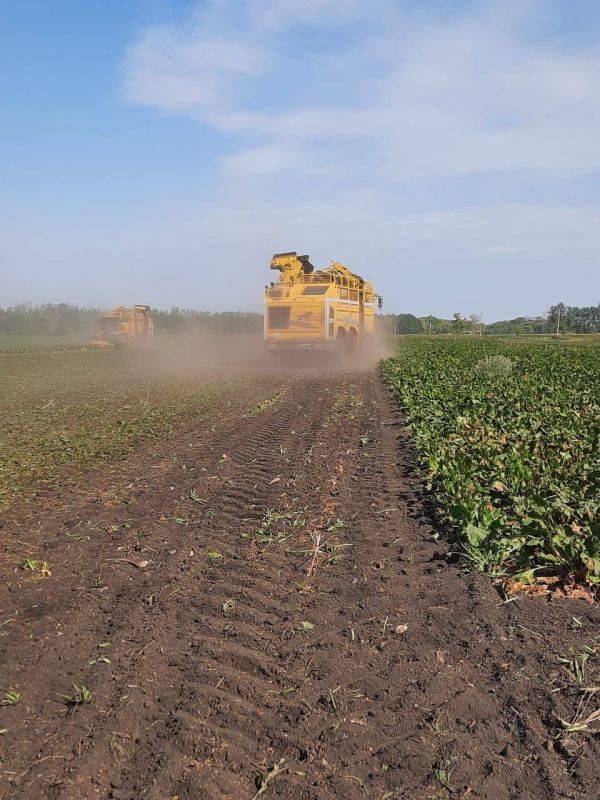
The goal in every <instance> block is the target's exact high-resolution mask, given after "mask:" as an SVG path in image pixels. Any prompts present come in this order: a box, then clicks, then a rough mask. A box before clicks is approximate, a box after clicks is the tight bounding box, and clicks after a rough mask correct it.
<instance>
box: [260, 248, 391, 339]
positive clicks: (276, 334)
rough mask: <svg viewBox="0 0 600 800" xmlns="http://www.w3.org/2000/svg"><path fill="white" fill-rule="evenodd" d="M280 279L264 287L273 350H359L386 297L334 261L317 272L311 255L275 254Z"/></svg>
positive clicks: (273, 264)
mask: <svg viewBox="0 0 600 800" xmlns="http://www.w3.org/2000/svg"><path fill="white" fill-rule="evenodd" d="M271 269H276V270H279V272H280V273H281V275H280V276H279V280H278V281H277V282H274V283H271V284H270V285H269V286H266V287H265V323H264V324H265V345H266V348H267V350H269V351H272V352H289V351H296V352H297V351H303V350H304V351H306V350H308V351H313V350H330V351H333V352H336V353H339V354H345V355H349V354H352V353H355V352H356V351H357V350H358V349H359V348H360V347H362V346H363V345H365V344H366V343H367V342H368V341H369V339H370V337H372V335H373V331H374V326H375V315H376V312H377V311H379V310H381V309H382V307H383V300H382V298H381V297H379V296H378V295H376V294H375V289H374V288H373V284H372V283H369V282H368V281H365V280H364V279H363V278H361V277H360V276H359V275H355V274H354V273H353V272H351V271H350V270H349V269H348V267H346V266H344V264H340V263H339V262H337V261H334V262H333V263H332V264H331V266H330V267H329V268H328V269H323V270H317V271H315V268H314V267H313V265H312V264H311V263H310V261H309V257H308V256H299V255H297V254H296V253H295V252H293V253H276V254H275V255H274V256H273V259H272V261H271Z"/></svg>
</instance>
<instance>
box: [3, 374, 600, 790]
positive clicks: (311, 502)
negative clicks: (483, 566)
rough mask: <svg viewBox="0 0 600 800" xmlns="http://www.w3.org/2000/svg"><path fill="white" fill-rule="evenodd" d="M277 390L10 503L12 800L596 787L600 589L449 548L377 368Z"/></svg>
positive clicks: (6, 655) (6, 657) (7, 667)
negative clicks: (492, 566) (516, 583)
mask: <svg viewBox="0 0 600 800" xmlns="http://www.w3.org/2000/svg"><path fill="white" fill-rule="evenodd" d="M271 382H272V380H271ZM279 389H280V391H281V395H280V396H277V397H276V398H275V399H274V400H273V401H272V402H270V403H268V404H264V405H261V404H260V397H259V396H258V394H257V407H256V409H250V412H249V411H248V408H247V407H244V408H242V406H241V405H240V407H239V408H238V407H235V405H234V406H230V407H229V408H228V409H227V410H226V411H225V410H224V412H223V414H222V415H220V414H216V415H215V416H214V418H212V419H208V420H207V419H206V418H205V417H203V418H197V419H194V418H191V419H190V420H189V421H188V423H187V430H186V434H185V435H181V436H179V437H178V439H177V442H176V444H175V445H173V443H171V444H170V449H169V451H168V452H167V451H166V450H165V449H163V451H160V447H159V446H158V445H157V444H156V443H155V442H154V443H152V444H151V445H148V444H146V445H141V444H140V446H139V448H138V449H137V450H134V451H133V452H132V453H131V454H130V455H129V456H128V458H127V460H125V461H121V462H118V464H113V466H112V468H111V469H110V470H106V471H101V472H98V471H96V472H94V473H93V475H92V476H90V478H89V480H90V483H89V484H85V483H82V484H81V485H80V486H79V488H78V489H77V490H74V489H70V490H68V491H65V492H63V495H62V496H61V495H60V493H54V494H52V493H51V492H48V493H47V494H46V495H45V496H43V497H38V498H37V499H36V500H35V501H33V503H31V504H29V505H28V506H27V509H26V513H25V510H23V509H21V511H20V512H19V513H20V514H21V516H18V515H17V513H16V512H15V516H14V517H13V518H12V519H10V520H5V522H4V524H3V527H2V528H0V533H1V535H2V537H3V540H4V541H5V542H9V541H10V542H11V546H15V545H14V543H15V542H17V543H20V542H22V543H23V546H25V545H26V547H27V552H30V553H31V552H34V553H36V555H37V557H38V558H41V559H46V560H47V561H48V562H49V563H50V565H51V570H52V574H51V576H48V577H39V576H37V575H36V574H28V573H27V571H23V570H20V569H18V568H16V564H15V559H14V557H13V555H12V550H11V555H10V556H9V557H6V558H5V560H4V564H3V565H2V569H1V578H2V586H1V588H0V625H1V626H2V627H0V637H1V638H0V693H1V694H3V693H4V692H5V691H7V690H8V689H9V688H10V687H17V688H18V689H19V691H20V692H21V699H20V702H18V703H17V704H16V705H11V706H5V707H3V708H2V709H0V728H2V729H6V732H5V733H4V735H3V736H1V737H0V748H1V761H0V800H9V798H10V799H11V800H12V799H13V798H14V799H15V800H17V798H19V799H22V800H24V799H25V798H27V799H28V800H40V799H44V798H47V800H59V799H60V800H67V798H68V799H69V800H91V798H103V799H104V798H111V797H112V798H121V800H125V799H127V800H137V798H140V799H141V798H148V800H173V799H174V798H179V800H192V799H193V800H204V799H206V800H209V799H210V800H217V799H220V798H232V800H238V799H239V800H246V799H247V800H251V798H253V797H264V798H265V800H269V798H286V800H309V798H310V800H316V798H340V800H353V799H354V798H356V799H357V800H358V799H359V798H360V800H364V798H375V799H376V800H384V798H387V800H393V798H411V800H415V798H416V799H420V798H443V797H450V796H456V797H473V798H490V800H492V798H493V800H503V799H504V798H528V799H529V798H531V799H533V798H592V797H594V796H596V792H597V787H598V783H597V782H598V778H599V777H600V748H599V746H598V741H597V739H594V738H593V734H592V733H591V731H593V730H594V729H595V730H598V726H597V725H596V727H595V728H594V725H593V724H592V725H590V730H588V731H585V730H584V731H580V732H571V733H569V732H568V729H567V728H566V727H565V724H563V723H561V720H564V721H565V723H568V722H572V721H573V720H574V719H576V718H577V719H578V720H581V719H585V718H586V717H588V716H589V714H591V713H592V712H593V711H594V710H595V708H596V707H597V694H596V695H594V694H593V693H590V692H583V691H582V687H583V688H586V687H589V686H592V685H594V672H593V669H594V665H593V658H591V659H590V660H589V661H588V663H587V673H586V674H585V676H584V678H583V679H582V682H581V683H577V681H576V680H575V676H571V675H569V673H568V665H565V664H564V663H562V662H561V661H560V658H562V657H568V658H571V657H573V656H575V655H577V654H578V653H580V652H582V651H583V648H584V647H585V646H586V645H593V644H595V643H597V641H598V639H597V635H598V627H597V617H596V612H595V609H594V607H592V606H590V605H588V604H586V603H585V602H584V601H583V600H575V599H564V598H561V599H557V598H555V599H543V598H517V599H516V600H512V601H511V602H503V597H502V596H501V595H500V594H499V592H498V591H497V590H496V588H495V587H494V585H493V584H492V583H491V582H490V580H489V579H487V578H484V577H482V576H479V575H473V574H470V573H469V572H467V571H466V569H465V567H464V565H463V566H461V565H460V564H457V563H452V562H451V560H449V559H448V558H447V554H446V547H445V546H444V544H443V543H442V541H441V540H440V539H438V538H437V537H436V527H435V525H434V524H432V521H431V519H430V518H429V517H428V512H427V508H426V497H425V492H424V488H423V485H422V483H421V480H420V479H419V476H418V474H417V472H416V470H415V468H414V457H413V454H412V452H411V449H410V443H409V441H408V438H407V435H406V432H405V431H404V429H403V428H402V425H401V420H399V419H398V416H397V413H396V412H395V411H394V409H393V406H392V403H391V400H390V398H389V397H388V396H387V394H386V392H385V389H384V388H383V386H382V384H381V382H380V380H379V378H378V376H377V375H376V374H375V373H374V372H368V371H365V372H363V373H355V374H352V373H348V374H338V375H335V376H329V377H328V376H318V375H314V374H312V373H307V374H306V375H295V376H293V375H292V376H286V375H284V374H282V375H281V376H280V379H279ZM190 493H192V494H190ZM574 617H575V618H576V620H577V621H574V620H573V618H574ZM7 620H10V621H9V622H6V621H7ZM4 622H6V624H3V623H4ZM594 637H596V639H595V638H594ZM596 676H597V673H596ZM588 681H589V683H588ZM597 683H598V681H597V677H596V685H597ZM73 684H77V685H82V684H84V685H85V686H87V687H89V688H90V690H91V691H92V697H91V700H90V702H89V703H86V704H82V705H78V706H74V707H70V708H69V707H67V706H66V705H65V703H64V701H63V699H62V698H61V695H66V694H73V692H74V689H73ZM594 697H596V700H595V699H594ZM594 786H596V789H594Z"/></svg>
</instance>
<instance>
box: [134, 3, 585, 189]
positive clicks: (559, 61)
mask: <svg viewBox="0 0 600 800" xmlns="http://www.w3.org/2000/svg"><path fill="white" fill-rule="evenodd" d="M529 5H530V6H531V5H533V10H534V11H535V10H536V8H537V4H529ZM369 8H370V14H369V22H368V25H367V32H366V34H365V36H364V37H360V36H356V35H355V36H353V37H350V38H351V44H348V43H347V42H346V40H345V39H344V38H343V37H341V36H339V35H338V36H336V32H335V30H332V27H331V26H335V25H337V26H340V25H343V24H346V25H347V24H349V23H353V24H354V26H355V27H356V28H358V30H360V26H361V25H362V24H363V23H365V17H364V9H365V5H364V4H363V3H358V2H354V1H353V0H338V2H335V3H331V2H321V1H320V0H312V2H311V1H310V0H306V1H305V2H299V3H293V4H291V3H288V2H283V0H255V2H252V3H250V4H249V5H248V11H247V18H246V25H245V27H244V28H243V29H240V28H239V27H238V26H236V25H235V24H234V18H235V15H233V14H232V11H231V6H230V4H228V3H225V4H223V3H219V2H216V3H213V4H212V6H210V7H209V11H206V10H204V11H203V13H202V14H199V15H196V16H195V17H194V18H193V22H191V23H190V24H189V25H188V26H182V28H180V29H179V30H177V31H175V30H173V29H167V28H162V29H153V30H151V31H150V32H148V33H147V34H146V35H144V36H143V37H142V39H141V40H140V41H139V42H138V43H137V44H136V45H135V46H134V48H133V49H132V50H131V51H130V53H129V57H128V62H127V69H126V87H127V89H126V92H127V97H128V99H129V100H130V101H131V102H136V103H141V104H145V105H149V106H152V107H155V108H158V109H161V110H165V111H171V112H173V111H177V112H179V113H183V114H188V115H190V116H193V117H197V118H200V119H202V120H204V121H205V122H206V123H207V124H209V125H212V126H214V127H215V128H217V129H221V130H226V131H230V132H238V133H239V134H240V135H241V137H242V138H241V139H240V144H239V146H240V149H243V148H244V141H243V135H244V134H246V135H248V134H251V135H253V136H259V137H262V139H263V141H264V143H265V144H276V145H277V146H278V147H281V146H283V145H285V143H288V142H290V141H293V142H296V143H306V142H311V141H315V140H316V141H327V142H331V143H335V142H336V141H338V140H347V139H358V140H362V141H363V142H364V147H365V148H369V150H371V151H372V152H373V154H374V156H375V158H376V160H378V161H379V164H380V168H381V169H382V170H384V171H386V172H387V174H388V178H389V177H392V176H395V177H396V178H397V180H403V179H405V178H406V177H410V176H415V175H426V174H434V175H444V174H457V173H471V172H480V171H481V172H485V171H494V170H511V169H519V170H521V169H529V170H544V171H547V172H565V171H566V172H569V171H570V172H573V173H575V172H578V171H581V170H586V169H592V168H598V167H600V58H599V57H598V54H597V53H593V54H588V55H577V56H574V55H568V54H564V53H560V52H552V51H551V50H549V49H548V48H544V47H542V46H541V45H540V44H533V43H532V42H527V43H524V42H523V41H522V40H521V39H520V37H519V27H518V26H519V24H522V22H523V16H524V14H525V11H526V12H528V13H529V14H531V13H533V12H532V10H531V7H530V8H527V6H525V5H523V4H521V9H520V13H518V14H516V13H513V14H512V15H511V14H508V15H506V16H504V17H500V16H499V15H498V14H497V13H495V12H496V11H497V7H496V6H495V5H492V6H490V5H489V4H482V5H481V6H480V7H479V8H480V11H479V13H478V14H477V15H473V16H470V17H461V18H459V19H455V20H454V21H451V22H445V23H444V24H443V25H442V24H435V23H433V22H431V21H430V22H429V24H427V25H424V24H422V23H417V22H414V21H412V22H411V21H410V20H408V21H407V19H406V15H405V14H403V13H402V11H401V10H400V8H401V7H400V6H396V11H394V10H393V9H394V6H393V5H391V4H390V3H388V2H384V0H373V2H372V3H371V4H370V6H369ZM515 8H517V9H518V8H519V4H517V5H516V6H515ZM523 9H525V11H524V10H523ZM513 11H514V8H513ZM377 19H380V21H381V22H380V23H379V24H378V23H374V22H373V20H377ZM301 24H304V25H313V26H314V25H320V26H323V25H326V24H328V25H329V26H330V27H329V28H325V30H326V31H327V33H328V35H327V36H326V37H325V44H324V45H323V46H322V47H321V48H320V50H318V51H316V52H315V51H314V50H313V49H311V48H310V46H308V47H307V44H306V41H305V39H304V38H302V36H301V34H302V31H301V29H300V32H298V31H299V27H298V26H300V25H301ZM225 34H227V36H229V38H228V39H226V38H223V37H224V35H225ZM295 36H298V39H297V41H295ZM306 38H307V39H308V43H309V44H310V34H306ZM307 50H308V52H307ZM303 63H304V64H306V69H302V66H303ZM314 63H318V66H319V68H318V69H312V68H311V67H312V65H313V64H314ZM330 79H331V80H332V82H333V84H332V86H331V88H330V90H329V91H327V90H323V88H322V85H323V84H325V86H327V82H328V80H330ZM337 90H339V91H337ZM273 92H274V93H275V96H276V97H279V98H280V99H279V102H277V101H275V102H274V101H273V99H272V96H273ZM311 96H312V97H314V98H315V100H314V102H312V104H311V103H310V102H309V100H310V98H311ZM295 97H298V100H297V101H295V100H294V98H295ZM254 147H255V145H253V146H252V149H254ZM282 168H287V164H282Z"/></svg>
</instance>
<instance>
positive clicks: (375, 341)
mask: <svg viewBox="0 0 600 800" xmlns="http://www.w3.org/2000/svg"><path fill="white" fill-rule="evenodd" d="M130 347H135V349H136V350H140V351H143V352H144V356H145V358H146V359H147V360H148V362H150V363H152V366H153V367H154V368H158V369H159V370H160V371H162V372H165V373H169V374H172V375H177V376H182V377H183V376H186V375H196V374H198V373H202V372H210V373H215V372H216V373H224V374H236V373H242V372H246V373H247V372H256V371H258V372H288V373H289V372H295V373H302V372H310V373H315V372H316V373H324V374H327V373H336V372H349V371H363V370H369V369H373V368H374V367H375V365H376V364H377V362H378V361H379V359H381V358H384V357H385V356H387V355H389V353H390V350H389V347H388V346H387V345H386V343H385V341H384V339H383V337H382V336H372V337H370V338H369V341H368V342H365V343H364V345H363V346H362V347H361V348H359V350H358V351H357V352H356V353H354V354H351V355H346V356H340V355H339V354H336V353H325V352H314V353H285V354H284V353H271V352H268V351H267V350H266V348H265V344H264V340H263V338H262V336H260V335H257V334H251V335H250V334H203V333H182V334H164V333H163V334H158V335H157V336H155V338H154V339H153V340H152V342H147V343H144V344H136V345H134V346H132V345H130Z"/></svg>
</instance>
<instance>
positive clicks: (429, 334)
mask: <svg viewBox="0 0 600 800" xmlns="http://www.w3.org/2000/svg"><path fill="white" fill-rule="evenodd" d="M427 335H428V336H431V314H430V315H429V333H428V334H427Z"/></svg>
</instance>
